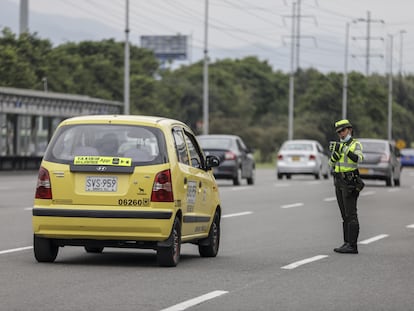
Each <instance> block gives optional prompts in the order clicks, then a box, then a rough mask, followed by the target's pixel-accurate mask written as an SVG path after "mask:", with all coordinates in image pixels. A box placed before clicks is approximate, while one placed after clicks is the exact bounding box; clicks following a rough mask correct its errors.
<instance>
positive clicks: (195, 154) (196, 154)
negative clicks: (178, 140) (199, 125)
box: [185, 132, 203, 168]
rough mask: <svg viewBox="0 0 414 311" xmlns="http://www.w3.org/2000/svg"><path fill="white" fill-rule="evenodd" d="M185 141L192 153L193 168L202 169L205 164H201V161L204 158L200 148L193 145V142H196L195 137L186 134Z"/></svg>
mask: <svg viewBox="0 0 414 311" xmlns="http://www.w3.org/2000/svg"><path fill="white" fill-rule="evenodd" d="M185 141H186V143H187V146H188V151H189V152H190V159H191V166H193V167H196V168H202V167H203V163H202V162H201V159H202V158H203V157H202V155H201V154H200V151H199V150H198V148H197V147H196V146H197V144H196V143H193V141H194V142H195V139H194V137H193V136H192V135H191V134H190V133H187V132H185Z"/></svg>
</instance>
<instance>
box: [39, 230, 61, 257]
mask: <svg viewBox="0 0 414 311" xmlns="http://www.w3.org/2000/svg"><path fill="white" fill-rule="evenodd" d="M58 250H59V246H57V245H54V244H53V242H52V241H51V240H50V239H45V238H40V237H37V236H36V235H34V236H33V251H34V256H35V258H36V260H37V261H38V262H54V261H55V259H56V257H57V254H58Z"/></svg>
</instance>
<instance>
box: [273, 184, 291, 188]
mask: <svg viewBox="0 0 414 311" xmlns="http://www.w3.org/2000/svg"><path fill="white" fill-rule="evenodd" d="M274 186H275V187H289V186H290V184H276V183H275V184H274Z"/></svg>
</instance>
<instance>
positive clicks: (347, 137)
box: [340, 133, 351, 143]
mask: <svg viewBox="0 0 414 311" xmlns="http://www.w3.org/2000/svg"><path fill="white" fill-rule="evenodd" d="M350 139H351V134H349V133H348V135H346V136H345V138H341V139H340V140H341V143H346V142H347V141H348V140H350Z"/></svg>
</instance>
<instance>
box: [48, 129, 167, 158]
mask: <svg viewBox="0 0 414 311" xmlns="http://www.w3.org/2000/svg"><path fill="white" fill-rule="evenodd" d="M81 156H84V157H113V158H128V159H131V160H132V163H134V165H149V164H161V163H166V162H167V161H168V158H167V152H166V147H165V140H164V135H163V133H162V131H161V130H160V129H158V128H154V127H149V126H132V125H109V124H82V125H79V124H77V125H68V126H63V127H60V128H59V129H58V130H57V132H56V134H55V135H54V136H53V139H52V141H51V143H50V144H49V147H48V149H47V151H46V154H45V156H44V159H45V160H47V161H51V162H58V163H72V162H73V161H74V159H75V158H78V157H81Z"/></svg>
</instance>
